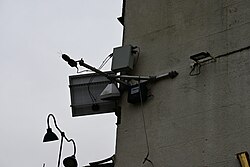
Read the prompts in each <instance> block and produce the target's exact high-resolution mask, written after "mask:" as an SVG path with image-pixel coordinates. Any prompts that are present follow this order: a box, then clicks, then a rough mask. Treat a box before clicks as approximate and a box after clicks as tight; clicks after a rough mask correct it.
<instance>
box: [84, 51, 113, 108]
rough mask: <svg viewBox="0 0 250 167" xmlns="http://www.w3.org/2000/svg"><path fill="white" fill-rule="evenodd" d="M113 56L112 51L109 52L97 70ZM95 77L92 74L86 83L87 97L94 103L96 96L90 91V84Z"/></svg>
mask: <svg viewBox="0 0 250 167" xmlns="http://www.w3.org/2000/svg"><path fill="white" fill-rule="evenodd" d="M112 56H113V53H111V54H109V55H108V56H107V57H106V58H105V59H104V60H103V61H102V64H101V65H100V66H99V68H98V70H101V69H102V68H103V67H104V66H105V65H106V64H107V62H108V61H109V60H110V59H111V58H112ZM84 71H89V70H84ZM94 78H95V75H92V76H91V78H90V79H89V83H88V94H89V97H90V98H91V100H92V103H93V104H96V101H97V100H96V97H95V96H94V95H93V93H92V92H91V90H90V84H91V83H92V82H93V80H94Z"/></svg>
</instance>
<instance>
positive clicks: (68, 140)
mask: <svg viewBox="0 0 250 167" xmlns="http://www.w3.org/2000/svg"><path fill="white" fill-rule="evenodd" d="M64 138H65V139H66V140H67V142H72V143H73V146H74V154H73V155H74V156H75V155H76V143H75V141H74V140H73V139H68V138H67V137H66V136H64Z"/></svg>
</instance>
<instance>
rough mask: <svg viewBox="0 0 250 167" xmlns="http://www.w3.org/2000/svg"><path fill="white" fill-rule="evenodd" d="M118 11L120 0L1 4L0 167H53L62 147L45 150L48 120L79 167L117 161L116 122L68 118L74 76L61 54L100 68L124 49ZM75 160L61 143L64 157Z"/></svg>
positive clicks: (2, 0)
mask: <svg viewBox="0 0 250 167" xmlns="http://www.w3.org/2000/svg"><path fill="white" fill-rule="evenodd" d="M121 5H122V2H121V0H105V1H103V0H71V1H69V0H53V1H52V0H22V1H20V0H0V58H1V60H0V74H1V82H0V112H1V117H0V119H1V120H0V133H1V138H0V148H1V149H0V166H1V167H7V166H8V167H16V166H27V167H41V166H42V164H43V163H46V167H54V166H56V164H57V156H58V149H59V141H58V142H52V143H42V139H43V136H44V134H45V131H46V128H47V125H46V119H47V115H48V114H49V113H53V114H54V115H55V116H56V118H57V123H58V126H59V127H60V128H61V129H62V130H64V131H65V133H66V135H67V137H68V138H73V139H74V140H75V142H76V144H77V160H78V164H79V166H83V165H86V164H87V163H88V162H91V161H95V160H99V159H102V158H106V157H108V156H111V155H112V154H113V153H114V149H115V148H114V147H115V133H116V126H115V122H116V118H115V116H114V114H107V115H99V116H88V117H77V118H72V117H71V109H70V107H69V105H70V95H69V88H68V76H69V75H71V74H75V72H76V71H75V69H71V68H70V67H69V66H68V65H67V63H65V62H64V61H63V60H62V59H61V58H60V54H59V53H58V52H60V51H61V52H63V53H67V54H68V55H70V56H71V57H72V58H75V59H80V58H83V59H84V60H85V62H86V63H88V64H91V65H93V66H96V67H97V66H99V65H100V64H101V62H102V61H103V60H104V58H105V57H106V56H107V55H109V54H110V53H111V52H112V50H113V48H114V47H117V46H120V45H121V41H122V26H121V25H120V24H119V22H118V21H117V20H116V18H117V17H119V16H120V15H121ZM107 69H109V66H107V67H106V68H105V70H107ZM51 126H52V128H54V125H53V122H52V120H51ZM55 132H56V133H57V131H56V130H55ZM57 134H58V133H57ZM72 153H73V147H72V144H71V143H66V142H65V143H64V150H63V154H62V157H66V156H69V155H71V154H72Z"/></svg>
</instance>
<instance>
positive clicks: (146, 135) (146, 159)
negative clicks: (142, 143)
mask: <svg viewBox="0 0 250 167" xmlns="http://www.w3.org/2000/svg"><path fill="white" fill-rule="evenodd" d="M138 84H139V92H140V102H141V113H142V120H143V128H144V133H145V138H146V145H147V154H146V156H145V158H144V160H143V162H142V163H143V164H144V163H145V162H146V161H148V162H149V163H150V164H151V165H152V166H153V167H154V164H153V162H152V161H151V160H150V159H148V157H149V153H150V149H149V143H148V133H147V129H146V123H145V115H144V111H143V101H142V92H141V83H140V76H139V81H138Z"/></svg>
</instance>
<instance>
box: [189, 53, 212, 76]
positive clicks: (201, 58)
mask: <svg viewBox="0 0 250 167" xmlns="http://www.w3.org/2000/svg"><path fill="white" fill-rule="evenodd" d="M190 59H191V60H193V61H194V63H193V64H192V65H191V68H192V70H191V71H190V73H189V75H190V76H195V75H199V74H200V68H201V65H202V64H204V63H206V62H208V61H213V62H215V61H216V59H215V58H214V57H212V56H211V55H210V53H208V52H200V53H198V54H195V55H192V56H190Z"/></svg>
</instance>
